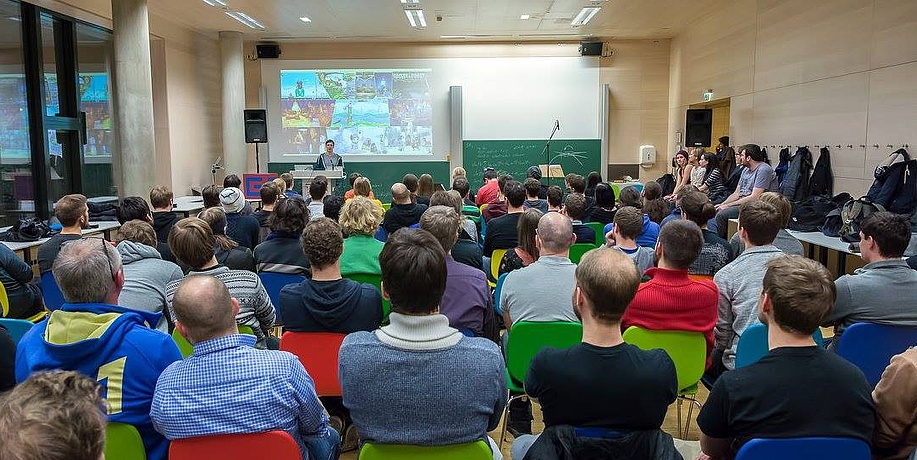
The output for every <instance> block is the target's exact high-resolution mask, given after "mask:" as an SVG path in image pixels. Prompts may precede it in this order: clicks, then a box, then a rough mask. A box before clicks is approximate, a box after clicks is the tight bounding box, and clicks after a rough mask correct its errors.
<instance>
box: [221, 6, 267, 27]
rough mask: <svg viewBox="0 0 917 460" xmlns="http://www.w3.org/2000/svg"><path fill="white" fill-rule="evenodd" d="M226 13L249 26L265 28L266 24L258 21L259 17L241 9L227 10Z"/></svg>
mask: <svg viewBox="0 0 917 460" xmlns="http://www.w3.org/2000/svg"><path fill="white" fill-rule="evenodd" d="M226 15H227V16H229V17H231V18H233V19H235V20H236V21H239V22H241V23H242V24H244V25H246V26H248V27H249V28H251V29H257V30H265V29H266V27H264V24H262V23H260V22H258V20H257V19H255V18H253V17H251V16H249V15H247V14H245V13H243V12H241V11H227V12H226Z"/></svg>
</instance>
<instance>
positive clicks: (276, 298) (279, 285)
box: [258, 272, 306, 326]
mask: <svg viewBox="0 0 917 460" xmlns="http://www.w3.org/2000/svg"><path fill="white" fill-rule="evenodd" d="M258 278H261V284H263V285H264V289H265V290H266V291H267V295H268V296H270V298H271V303H272V304H274V311H275V312H276V316H275V318H274V324H275V325H278V326H279V325H281V324H283V315H282V313H281V312H282V310H281V308H280V290H281V289H283V287H284V286H286V285H288V284H299V283H302V282H303V281H304V280H305V279H306V277H304V276H303V275H294V274H292V273H272V272H261V273H258Z"/></svg>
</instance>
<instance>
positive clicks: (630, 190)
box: [618, 185, 646, 214]
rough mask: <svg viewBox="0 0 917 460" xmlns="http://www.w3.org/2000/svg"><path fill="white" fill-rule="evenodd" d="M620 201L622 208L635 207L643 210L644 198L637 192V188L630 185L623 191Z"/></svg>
mask: <svg viewBox="0 0 917 460" xmlns="http://www.w3.org/2000/svg"><path fill="white" fill-rule="evenodd" d="M618 200H619V201H620V203H619V205H620V206H621V207H624V206H633V207H635V208H637V209H640V210H641V211H642V210H643V197H642V196H640V192H638V191H637V188H636V187H634V186H632V185H628V186H627V187H624V188H622V189H621V193H620V195H618ZM644 214H646V213H644Z"/></svg>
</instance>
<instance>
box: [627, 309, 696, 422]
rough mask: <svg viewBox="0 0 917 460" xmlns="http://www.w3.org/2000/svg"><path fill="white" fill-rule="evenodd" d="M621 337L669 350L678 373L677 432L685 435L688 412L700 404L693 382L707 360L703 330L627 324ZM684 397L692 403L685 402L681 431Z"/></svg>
mask: <svg viewBox="0 0 917 460" xmlns="http://www.w3.org/2000/svg"><path fill="white" fill-rule="evenodd" d="M624 341H625V342H627V343H629V344H631V345H636V346H637V347H639V348H641V349H644V350H653V349H656V348H661V349H663V350H665V352H666V353H668V354H669V358H672V362H674V363H675V373H676V375H677V376H678V404H677V405H676V409H677V411H678V414H677V415H678V433H679V434H680V435H682V439H687V437H688V428H689V427H690V426H691V412H692V411H693V409H694V406H695V405H696V406H697V408H698V410H700V408H701V405H700V403H699V402H698V401H697V399H696V398H695V396H696V395H697V382H699V381H700V378H701V377H702V376H703V375H704V367H705V366H706V364H707V341H706V340H705V339H704V334H703V333H700V332H687V331H651V330H649V329H643V328H641V327H638V326H631V327H629V328H627V330H626V331H624ZM684 400H688V401H691V402H692V404H690V405H688V418H687V419H686V421H685V429H684V431H682V430H681V404H682V402H683V401H684ZM682 433H683V434H682Z"/></svg>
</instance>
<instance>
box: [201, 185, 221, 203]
mask: <svg viewBox="0 0 917 460" xmlns="http://www.w3.org/2000/svg"><path fill="white" fill-rule="evenodd" d="M222 190H223V187H220V186H218V185H208V186H206V187H204V188H203V189H202V190H201V199H202V200H203V201H204V209H209V208H213V207H216V206H220V192H221V191H222Z"/></svg>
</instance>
